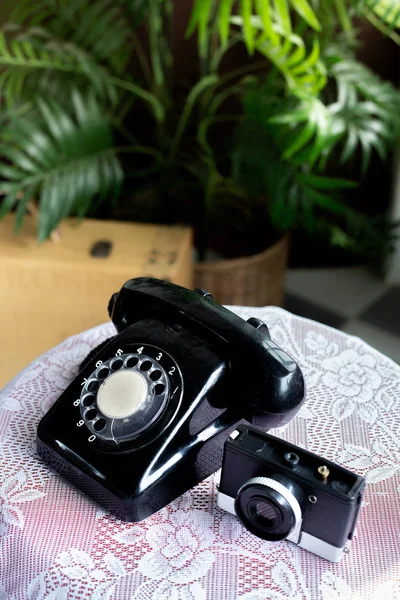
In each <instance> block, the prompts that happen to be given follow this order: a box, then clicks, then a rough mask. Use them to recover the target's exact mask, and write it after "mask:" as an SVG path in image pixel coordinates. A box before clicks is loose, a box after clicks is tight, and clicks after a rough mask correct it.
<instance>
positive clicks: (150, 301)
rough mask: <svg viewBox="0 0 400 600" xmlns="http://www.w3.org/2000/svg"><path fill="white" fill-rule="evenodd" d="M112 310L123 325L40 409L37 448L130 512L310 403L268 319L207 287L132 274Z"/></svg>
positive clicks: (158, 504) (180, 486)
mask: <svg viewBox="0 0 400 600" xmlns="http://www.w3.org/2000/svg"><path fill="white" fill-rule="evenodd" d="M109 312H110V316H111V318H112V321H113V323H114V325H115V327H116V330H117V334H116V335H115V336H114V337H112V338H111V339H109V340H107V341H106V342H105V343H103V344H101V345H100V347H98V348H97V349H95V351H94V352H91V353H90V355H89V356H88V357H87V360H86V361H85V362H84V364H83V365H82V369H81V372H80V373H79V375H78V376H77V377H76V379H75V380H74V381H73V382H72V383H71V384H70V385H69V387H68V388H67V389H66V390H65V391H64V393H63V394H62V395H61V396H60V398H59V399H58V400H57V402H56V403H55V404H54V405H53V406H52V408H51V409H50V410H49V412H48V413H47V414H46V415H45V416H44V417H43V418H42V420H41V422H40V423H39V426H38V432H37V449H38V453H39V455H40V456H41V457H42V458H43V459H44V460H45V461H46V462H47V463H48V464H49V465H51V466H52V467H53V468H54V469H55V470H56V471H58V472H59V473H61V474H62V475H63V476H64V477H65V478H66V479H68V480H69V481H70V482H72V483H73V484H74V485H75V486H76V487H78V488H79V489H81V490H82V491H84V492H85V493H86V494H88V495H89V496H90V497H92V498H93V499H95V500H96V501H98V502H99V503H100V504H101V505H102V506H104V507H105V508H106V509H107V510H109V511H111V512H113V513H114V514H116V515H117V516H118V517H120V518H123V519H126V520H128V521H140V520H142V519H145V518H146V517H148V516H149V515H151V514H152V513H154V512H156V511H157V510H159V509H160V508H162V507H163V506H165V505H166V504H168V503H169V502H171V501H172V500H174V499H175V498H177V497H178V496H179V495H180V494H182V493H183V492H185V491H186V490H188V489H189V488H191V487H193V486H194V485H196V484H197V483H198V482H199V481H201V480H202V479H204V478H205V477H208V476H209V475H210V474H211V473H213V472H214V471H216V470H217V469H219V467H220V466H221V458H222V448H223V443H224V441H225V440H226V438H227V437H228V436H229V434H230V432H231V431H232V430H233V429H234V428H235V427H236V426H237V424H238V423H239V422H240V421H241V420H243V419H246V420H247V421H249V422H252V423H254V424H257V425H259V426H261V427H262V428H263V429H265V430H267V429H269V428H271V427H278V426H280V425H283V424H285V423H286V422H288V421H289V420H290V419H291V418H292V417H294V415H295V414H296V412H297V411H298V410H299V408H300V406H301V404H302V402H303V400H304V395H305V391H304V380H303V376H302V373H301V371H300V369H299V367H298V365H297V364H296V363H295V361H294V360H293V359H292V358H291V357H290V356H288V355H287V354H286V352H284V351H283V350H282V349H281V348H279V346H277V345H276V344H275V343H274V342H273V341H272V340H271V338H270V336H269V332H268V328H267V326H266V325H265V324H264V323H263V322H262V321H260V320H259V319H256V318H251V319H249V320H248V321H247V322H246V321H244V320H243V319H241V318H240V317H238V316H237V315H235V314H233V313H232V312H231V311H229V310H227V309H226V308H224V307H222V306H220V305H219V304H217V303H215V302H214V301H213V299H212V298H211V296H210V294H208V293H207V292H205V291H203V290H197V291H194V292H193V291H190V290H187V289H185V288H182V287H180V286H177V285H174V284H172V283H168V282H165V281H159V280H156V279H150V278H139V279H132V280H130V281H128V282H127V283H126V284H125V285H124V286H123V287H122V289H121V290H120V292H119V293H118V294H114V296H113V297H112V299H111V301H110V306H109Z"/></svg>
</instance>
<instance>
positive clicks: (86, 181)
mask: <svg viewBox="0 0 400 600" xmlns="http://www.w3.org/2000/svg"><path fill="white" fill-rule="evenodd" d="M37 106H38V110H37V112H34V113H32V114H30V113H28V114H26V115H24V116H23V117H20V118H18V119H15V120H14V119H12V120H11V122H10V124H9V126H8V127H7V128H6V129H5V130H4V131H3V132H2V133H1V134H0V137H1V138H2V139H1V140H0V141H1V143H0V158H1V156H5V157H7V158H8V159H9V160H14V161H15V163H16V164H18V167H19V168H18V169H16V168H15V167H14V164H12V165H10V166H8V165H3V164H1V163H0V175H1V176H3V177H5V179H6V181H5V182H3V184H0V185H1V186H2V188H1V189H5V190H7V186H9V187H8V190H7V191H8V196H7V203H6V208H5V209H4V210H9V209H10V208H11V206H12V203H13V200H12V197H11V195H12V194H15V192H16V190H22V191H23V192H24V195H23V198H22V201H20V202H19V205H18V210H17V215H16V218H17V225H19V224H20V222H22V219H23V216H24V214H25V211H26V204H27V202H28V201H29V199H30V198H31V197H32V194H33V191H34V192H35V195H36V194H37V197H38V199H39V239H40V240H41V241H43V240H44V239H46V238H47V237H48V236H49V235H50V233H51V231H52V230H53V229H54V228H55V227H57V225H58V223H59V222H60V220H62V219H63V218H64V217H66V216H67V215H69V214H79V215H83V214H85V213H86V212H87V210H88V209H89V208H90V206H92V205H94V204H96V203H98V202H104V201H110V202H111V201H112V200H113V198H115V196H116V195H117V194H119V190H120V184H121V181H122V177H123V172H122V169H121V166H120V163H119V160H118V158H117V155H116V152H117V151H116V149H114V148H113V147H112V135H111V129H110V125H109V123H108V122H107V119H106V117H105V115H104V113H103V111H102V109H101V107H100V105H99V104H98V103H97V101H96V100H95V98H94V96H84V95H82V94H81V93H80V92H78V91H77V90H74V91H73V93H72V98H71V101H70V103H69V106H70V108H71V112H68V111H67V110H66V109H65V108H63V107H61V106H60V105H59V104H57V103H56V102H54V101H51V100H48V99H44V98H38V100H37ZM36 144H37V148H38V153H37V155H38V160H37V161H35V162H34V163H33V162H32V159H31V158H30V156H31V155H32V154H33V148H34V147H35V145H36ZM26 149H29V153H27V152H26ZM50 150H51V152H52V157H51V159H50V158H49V156H48V154H47V153H48V152H50ZM33 164H34V166H35V169H34V170H33V169H32V165H33ZM10 181H11V184H12V185H11V186H10V185H9V182H10Z"/></svg>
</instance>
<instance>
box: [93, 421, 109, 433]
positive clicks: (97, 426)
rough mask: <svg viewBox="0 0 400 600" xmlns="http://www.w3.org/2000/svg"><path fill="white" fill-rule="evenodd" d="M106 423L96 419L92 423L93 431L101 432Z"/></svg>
mask: <svg viewBox="0 0 400 600" xmlns="http://www.w3.org/2000/svg"><path fill="white" fill-rule="evenodd" d="M106 424H107V422H106V420H105V419H97V421H95V422H94V423H93V429H94V430H95V431H102V430H103V429H104V427H105V426H106Z"/></svg>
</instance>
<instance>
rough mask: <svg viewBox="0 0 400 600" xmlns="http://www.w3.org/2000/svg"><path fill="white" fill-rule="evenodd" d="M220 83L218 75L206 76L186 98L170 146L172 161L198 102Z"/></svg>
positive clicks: (170, 158)
mask: <svg viewBox="0 0 400 600" xmlns="http://www.w3.org/2000/svg"><path fill="white" fill-rule="evenodd" d="M218 81H219V77H218V75H217V74H213V75H206V76H205V77H202V79H200V81H198V82H197V83H196V85H195V86H194V87H193V88H192V89H191V90H190V92H189V94H188V96H187V98H186V102H185V105H184V107H183V110H182V114H181V116H180V119H179V121H178V125H177V127H176V130H175V135H174V137H173V139H172V142H171V145H170V153H169V160H170V161H171V160H172V158H173V157H174V156H175V155H176V152H177V150H178V146H179V143H180V141H181V138H182V135H183V132H184V130H185V127H186V125H187V123H188V120H189V117H190V115H191V112H192V110H193V108H194V105H195V103H196V101H197V100H198V98H199V97H200V96H201V95H202V94H203V92H204V91H205V90H207V89H208V88H210V87H213V86H215V85H216V84H217V83H218Z"/></svg>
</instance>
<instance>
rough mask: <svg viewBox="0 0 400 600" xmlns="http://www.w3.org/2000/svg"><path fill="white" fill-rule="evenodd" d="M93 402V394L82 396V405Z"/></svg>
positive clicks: (89, 404)
mask: <svg viewBox="0 0 400 600" xmlns="http://www.w3.org/2000/svg"><path fill="white" fill-rule="evenodd" d="M93 402H94V396H93V394H87V396H84V398H83V400H82V404H83V406H91V405H92V404H93Z"/></svg>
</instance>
